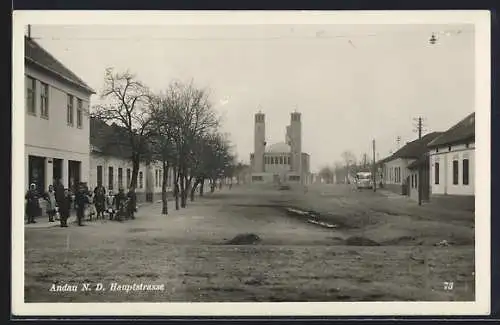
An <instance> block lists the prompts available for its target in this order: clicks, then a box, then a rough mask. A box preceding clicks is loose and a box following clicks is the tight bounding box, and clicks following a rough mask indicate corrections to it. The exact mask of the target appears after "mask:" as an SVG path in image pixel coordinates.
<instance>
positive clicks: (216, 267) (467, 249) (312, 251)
mask: <svg viewBox="0 0 500 325" xmlns="http://www.w3.org/2000/svg"><path fill="white" fill-rule="evenodd" d="M290 208H293V209H294V210H290ZM160 211H161V208H160V205H159V204H154V205H151V206H148V207H144V208H141V210H140V211H139V213H138V218H137V219H136V220H134V221H126V222H123V223H116V222H110V221H107V222H106V221H98V222H92V223H89V224H88V225H87V226H86V227H76V226H71V227H70V228H66V229H65V228H58V227H31V228H30V227H26V231H25V252H26V253H25V259H26V263H25V299H26V301H27V302H55V301H67V302H69V301H74V302H79V301H81V302H83V301H87V302H90V301H101V302H104V301H116V302H117V301H165V302H168V301H412V300H413V301H415V300H416V301H436V300H446V301H448V300H453V301H465V300H474V291H475V289H474V276H473V272H474V229H473V225H474V215H473V214H470V213H469V214H467V213H462V212H459V211H440V210H439V209H436V208H435V207H432V208H431V207H425V206H422V207H419V206H418V205H416V204H414V203H410V202H408V201H407V200H406V199H405V198H393V199H391V198H388V197H387V196H385V195H383V194H381V193H373V192H368V191H366V192H356V191H352V190H351V189H350V188H348V187H343V186H324V185H320V186H312V187H310V188H309V190H308V192H307V193H304V192H303V191H277V190H275V189H270V188H268V189H264V188H252V187H243V186H240V187H237V186H234V187H233V188H232V190H230V191H229V190H227V189H226V190H222V191H220V192H216V193H213V194H207V195H206V197H205V198H201V199H198V198H197V200H196V201H195V202H190V204H189V205H188V208H186V209H182V210H180V211H171V213H170V214H169V215H168V216H162V215H160V213H159V212H160ZM301 211H309V212H314V213H309V214H303V213H301ZM312 222H315V223H312ZM318 223H322V224H323V225H325V226H320V225H318ZM326 225H330V228H328V227H327V226H326ZM443 240H446V241H445V242H444V245H441V246H434V245H435V244H436V243H439V242H442V241H443ZM445 282H446V283H450V282H453V287H452V288H450V286H449V285H447V286H446V285H445V284H444V283H445ZM82 283H91V284H92V286H93V287H95V285H97V284H98V283H100V284H103V287H104V288H105V289H107V290H105V291H95V290H91V291H85V292H76V293H75V292H67V291H66V292H52V291H50V288H51V287H52V285H53V284H55V285H56V286H57V285H60V286H63V285H64V284H68V285H72V284H74V285H76V286H78V289H80V287H81V284H82ZM112 283H117V284H130V285H132V284H141V283H142V284H155V285H158V284H163V285H164V290H162V291H133V290H132V291H129V292H124V291H111V290H109V289H110V286H111V284H112Z"/></svg>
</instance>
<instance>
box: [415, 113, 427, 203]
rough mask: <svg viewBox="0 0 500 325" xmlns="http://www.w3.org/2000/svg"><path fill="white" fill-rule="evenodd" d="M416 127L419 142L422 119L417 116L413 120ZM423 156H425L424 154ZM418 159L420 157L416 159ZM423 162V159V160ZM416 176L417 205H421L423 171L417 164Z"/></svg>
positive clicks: (420, 165)
mask: <svg viewBox="0 0 500 325" xmlns="http://www.w3.org/2000/svg"><path fill="white" fill-rule="evenodd" d="M415 121H416V123H417V125H416V128H417V130H416V131H417V133H418V139H419V140H421V139H422V130H423V118H422V117H421V116H419V117H418V118H416V119H415ZM424 155H425V154H424ZM418 159H420V157H419V158H418ZM424 160H425V159H424ZM417 174H418V179H417V182H418V183H417V187H418V189H417V190H418V205H422V196H423V193H422V191H423V186H422V183H423V181H422V180H423V177H422V176H423V171H422V164H419V165H418V166H417Z"/></svg>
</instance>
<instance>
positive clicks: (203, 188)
mask: <svg viewBox="0 0 500 325" xmlns="http://www.w3.org/2000/svg"><path fill="white" fill-rule="evenodd" d="M204 190H205V178H202V179H201V182H200V196H203V191H204Z"/></svg>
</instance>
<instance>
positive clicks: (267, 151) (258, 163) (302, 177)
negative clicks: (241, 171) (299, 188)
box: [250, 112, 311, 184]
mask: <svg viewBox="0 0 500 325" xmlns="http://www.w3.org/2000/svg"><path fill="white" fill-rule="evenodd" d="M309 159H310V156H309V154H307V153H305V152H302V121H301V114H300V113H298V112H293V113H291V114H290V125H288V126H287V127H286V137H285V141H284V142H278V143H274V144H271V145H267V142H266V121H265V114H264V113H261V112H259V113H257V114H255V128H254V152H253V153H251V154H250V165H251V168H252V178H251V179H252V183H275V184H293V183H295V184H308V183H310V178H311V177H310V171H309Z"/></svg>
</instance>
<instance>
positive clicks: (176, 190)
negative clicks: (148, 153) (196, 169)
mask: <svg viewBox="0 0 500 325" xmlns="http://www.w3.org/2000/svg"><path fill="white" fill-rule="evenodd" d="M174 197H175V210H179V169H178V168H177V167H176V168H174Z"/></svg>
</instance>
